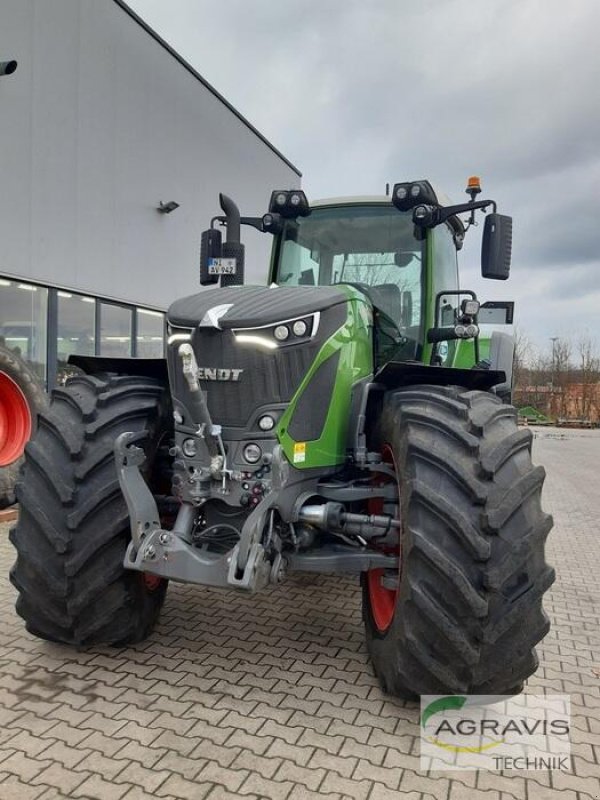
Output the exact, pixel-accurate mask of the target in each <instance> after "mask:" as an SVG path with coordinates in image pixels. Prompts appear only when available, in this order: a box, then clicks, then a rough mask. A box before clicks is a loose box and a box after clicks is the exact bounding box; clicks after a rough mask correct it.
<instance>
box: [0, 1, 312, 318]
mask: <svg viewBox="0 0 600 800" xmlns="http://www.w3.org/2000/svg"><path fill="white" fill-rule="evenodd" d="M1 5H2V13H1V18H2V20H1V24H0V60H6V59H9V58H10V59H13V58H14V59H16V60H17V61H18V62H19V64H18V68H17V71H16V72H15V73H14V74H13V75H10V76H6V77H0V181H1V183H0V186H1V190H2V198H3V202H2V210H1V211H0V273H1V274H5V275H11V276H17V277H22V278H26V279H31V280H35V281H39V282H41V283H48V284H52V285H56V286H63V287H69V288H72V289H77V290H81V291H84V292H86V293H90V294H99V295H104V296H107V297H112V298H115V299H119V300H125V301H128V302H134V303H139V304H144V305H151V306H156V307H159V308H164V307H165V306H167V305H168V304H169V302H170V301H171V300H173V299H175V298H176V297H179V296H181V295H184V294H187V293H190V292H193V291H195V290H196V289H197V287H198V278H197V273H198V267H197V262H198V253H199V239H200V232H201V231H202V229H203V228H205V227H207V225H208V221H209V220H210V218H211V217H212V216H213V215H214V214H216V213H218V211H219V209H218V192H219V191H224V192H225V193H227V194H230V195H231V196H232V197H233V198H234V199H235V200H236V202H238V204H239V205H240V208H241V210H242V213H245V214H262V213H264V212H265V211H266V210H267V204H268V200H269V196H270V192H271V190H272V189H273V188H280V187H295V186H298V185H299V184H300V178H299V175H298V173H297V172H296V171H295V170H294V169H293V168H292V167H291V165H289V164H288V163H286V161H285V160H284V159H283V158H282V157H280V156H279V155H277V154H276V153H275V152H273V150H272V149H271V148H270V147H269V145H268V143H266V142H265V141H263V140H262V139H261V138H260V137H259V136H258V135H257V134H256V133H255V132H254V131H253V130H252V129H251V128H250V127H249V126H248V125H247V124H246V123H245V121H244V120H242V119H240V118H239V116H237V115H236V114H235V113H234V112H233V111H232V110H231V109H230V108H228V107H227V105H226V104H225V103H224V102H223V101H222V100H221V99H219V98H218V97H217V96H215V94H214V93H213V92H211V90H210V89H209V88H207V87H206V86H205V85H203V84H202V82H201V81H199V80H198V78H197V77H195V76H194V75H193V74H192V72H190V70H189V69H186V67H185V66H184V65H183V64H181V63H180V62H179V61H178V60H177V59H176V58H175V57H174V55H173V54H172V53H170V52H169V51H168V50H167V49H165V47H163V46H162V45H161V44H160V43H159V42H158V41H157V40H156V39H155V38H153V36H152V35H151V34H150V33H149V32H148V31H147V30H145V29H144V28H143V27H142V26H141V25H140V24H139V23H138V22H137V21H136V20H135V19H134V18H132V16H130V14H128V13H127V11H126V10H125V9H124V8H122V7H121V5H120V4H118V3H117V2H115V0H52V2H48V1H47V0H1ZM160 200H163V201H169V200H175V201H176V202H178V203H180V206H181V207H180V208H178V209H177V210H176V211H174V212H173V213H171V214H160V213H159V212H158V211H156V206H157V205H158V203H159V201H160ZM243 236H244V240H245V242H246V245H247V248H246V264H247V279H248V281H249V282H252V281H254V282H264V280H265V277H266V268H267V262H268V253H269V248H270V242H271V240H270V237H269V236H267V235H261V234H258V233H256V232H255V231H252V230H248V231H246V230H243Z"/></svg>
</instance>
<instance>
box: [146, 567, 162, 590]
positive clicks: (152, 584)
mask: <svg viewBox="0 0 600 800" xmlns="http://www.w3.org/2000/svg"><path fill="white" fill-rule="evenodd" d="M142 577H143V579H144V586H145V587H146V589H148V591H149V592H155V591H156V590H157V589H158V587H159V586H160V585H161V583H162V582H163V579H162V578H161V577H159V576H158V575H153V574H152V573H151V572H143V573H142Z"/></svg>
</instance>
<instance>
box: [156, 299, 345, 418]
mask: <svg viewBox="0 0 600 800" xmlns="http://www.w3.org/2000/svg"><path fill="white" fill-rule="evenodd" d="M345 319H346V304H345V303H340V304H338V305H336V306H333V307H331V308H329V309H326V310H325V311H322V312H321V319H320V324H319V329H318V331H317V334H316V336H315V337H314V339H312V340H311V341H310V342H306V343H304V344H298V345H296V346H287V347H281V348H279V349H278V350H273V351H271V350H270V351H265V350H264V349H261V348H260V347H255V346H252V345H249V344H243V345H242V344H240V343H238V342H236V341H235V339H234V335H233V333H232V331H230V330H216V329H214V328H196V330H195V332H194V335H193V339H192V345H193V348H194V352H195V355H196V361H197V362H198V366H199V367H200V368H204V369H206V368H209V369H214V370H242V372H241V373H240V377H239V380H238V381H233V380H201V381H200V384H201V387H202V389H203V390H204V391H205V392H206V396H207V401H208V409H209V411H210V415H211V418H212V420H213V422H214V423H215V424H218V425H222V426H224V427H230V428H244V427H246V425H247V423H248V421H249V420H250V418H251V417H252V415H253V414H254V413H255V412H256V410H257V409H258V408H259V407H261V406H264V405H265V404H278V403H287V402H289V401H290V400H291V399H292V397H293V395H294V393H295V392H296V390H297V389H298V387H299V386H300V383H301V382H302V379H303V378H304V376H305V375H306V373H307V371H308V369H309V368H310V366H311V364H312V363H313V361H314V359H315V357H316V355H317V353H318V351H319V350H320V349H321V347H322V346H323V344H324V342H326V341H327V339H328V338H329V337H330V336H331V335H332V334H333V333H334V332H335V331H336V330H337V329H338V328H340V327H341V325H343V323H344V321H345ZM169 358H170V370H169V371H170V373H171V380H172V381H174V387H173V388H174V392H175V396H176V397H177V398H178V399H180V400H181V401H182V403H183V404H184V405H187V402H186V401H187V397H188V388H187V384H186V383H185V381H184V380H183V375H182V373H181V362H180V360H179V359H178V358H177V356H176V348H174V349H173V352H171V353H170V355H169Z"/></svg>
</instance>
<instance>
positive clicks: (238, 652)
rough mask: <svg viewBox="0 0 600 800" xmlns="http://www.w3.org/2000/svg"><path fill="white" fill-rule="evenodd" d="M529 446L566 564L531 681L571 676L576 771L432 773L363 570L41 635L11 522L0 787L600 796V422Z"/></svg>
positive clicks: (134, 792) (190, 596) (194, 593)
mask: <svg viewBox="0 0 600 800" xmlns="http://www.w3.org/2000/svg"><path fill="white" fill-rule="evenodd" d="M561 437H562V438H561ZM535 457H536V461H538V462H540V463H544V464H545V465H546V467H547V470H548V481H547V484H546V499H545V505H546V508H547V510H549V511H551V512H552V513H553V514H554V515H555V521H556V527H555V529H554V532H553V534H551V538H550V542H549V548H548V549H549V560H550V561H551V562H552V563H553V564H554V566H555V567H556V569H557V573H558V580H557V582H556V584H555V586H554V587H553V589H552V591H551V593H550V595H549V597H548V599H547V601H546V608H547V611H548V613H549V614H550V616H551V618H552V620H553V623H554V624H553V628H552V630H551V632H550V634H549V635H548V637H547V638H546V640H545V641H544V643H543V646H542V647H541V648H540V657H541V665H540V669H539V671H538V673H537V674H536V675H535V676H534V677H533V678H532V679H531V680H530V682H529V686H528V691H532V692H533V691H543V692H548V693H555V692H568V693H570V695H571V699H572V712H573V725H574V727H573V732H572V739H573V752H574V759H573V764H574V771H573V772H572V773H559V772H555V773H552V774H546V773H543V772H511V773H505V774H504V775H502V774H499V773H491V772H480V773H474V772H471V773H468V772H464V773H463V772H461V773H434V774H432V775H429V776H428V775H425V774H422V773H420V772H419V748H418V739H417V736H418V725H417V718H418V711H417V708H416V706H415V705H414V704H410V703H408V704H405V703H403V702H395V701H393V700H390V699H389V698H386V697H385V696H384V695H382V694H381V692H380V691H379V689H378V687H377V683H376V681H375V679H374V678H373V676H372V674H371V670H370V667H369V664H368V661H367V657H366V654H365V649H364V646H363V633H362V624H361V618H360V604H359V591H358V585H357V582H356V581H354V580H348V579H330V578H320V577H319V578H316V579H315V578H299V579H295V580H293V581H290V582H289V583H287V584H286V586H285V588H282V589H274V590H273V591H269V592H266V593H264V594H262V595H259V596H258V597H256V598H249V597H245V596H243V595H240V594H236V593H232V592H222V591H215V590H210V591H209V590H204V589H197V588H192V587H186V588H183V587H173V588H172V589H171V590H170V591H169V597H168V599H167V603H166V607H165V612H164V614H163V617H162V621H161V624H160V626H159V628H158V631H157V632H156V634H155V635H154V636H153V637H152V639H151V641H149V642H147V643H145V644H143V645H140V646H137V647H134V648H130V649H126V650H125V649H120V650H114V649H94V650H92V651H85V652H76V651H73V650H70V649H68V648H65V647H60V646H56V645H51V644H46V643H43V642H40V641H37V640H36V639H34V638H33V637H31V636H29V635H28V634H26V633H25V631H24V629H23V627H22V625H21V621H20V619H19V618H18V617H17V616H16V614H15V613H14V611H13V604H14V591H13V589H12V587H11V586H10V584H9V583H8V580H7V578H6V575H7V572H8V568H9V566H10V564H11V563H12V561H13V553H12V548H11V546H10V545H9V544H8V542H7V540H6V533H7V530H8V526H7V525H4V526H0V560H1V565H0V575H1V577H0V602H1V606H0V608H1V609H2V612H1V617H0V646H1V648H2V649H1V650H0V722H1V725H0V800H2V799H3V798H10V800H13V798H18V799H19V800H29V798H36V799H39V800H54V798H60V797H70V798H97V799H98V800H104V799H105V798H106V800H112V798H114V799H115V800H121V799H123V800H142V798H148V797H157V798H192V799H193V800H201V798H205V797H208V798H209V800H219V798H227V797H247V798H253V797H256V798H257V797H267V798H273V800H303V799H305V798H306V800H309V799H310V798H312V797H316V796H319V797H324V798H330V800H334V798H340V797H348V798H356V800H366V799H367V798H368V800H385V799H386V798H397V797H400V796H401V797H406V798H407V799H408V800H417V798H428V799H430V798H450V800H462V798H468V799H470V798H473V800H475V799H476V798H479V799H480V800H506V799H507V798H517V800H521V799H523V800H558V798H561V799H562V800H580V799H583V798H586V799H587V798H594V800H598V798H600V780H599V779H600V765H599V762H600V692H599V691H598V690H599V687H600V638H599V635H598V611H599V609H600V589H599V581H598V575H599V574H600V548H599V539H600V487H599V486H598V477H599V475H600V466H599V465H600V431H599V432H579V431H566V432H560V431H554V430H550V429H544V430H540V431H539V433H538V435H537V438H536V442H535Z"/></svg>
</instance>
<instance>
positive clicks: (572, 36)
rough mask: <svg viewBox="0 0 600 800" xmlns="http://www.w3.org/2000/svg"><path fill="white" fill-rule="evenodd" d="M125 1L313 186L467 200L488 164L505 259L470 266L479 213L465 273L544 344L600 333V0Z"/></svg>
mask: <svg viewBox="0 0 600 800" xmlns="http://www.w3.org/2000/svg"><path fill="white" fill-rule="evenodd" d="M128 1H129V5H130V6H131V7H132V8H133V9H134V10H135V11H136V12H137V13H138V14H139V15H140V16H141V17H142V18H143V19H144V20H145V21H146V22H147V23H148V24H149V25H150V26H151V27H153V28H154V29H155V30H156V31H157V32H158V33H159V34H160V35H161V36H162V37H163V38H164V39H166V40H167V42H169V44H170V45H171V46H172V47H174V48H175V50H177V51H178V52H179V53H180V54H181V55H182V56H183V57H184V58H185V59H186V60H187V61H189V62H190V63H191V64H192V65H193V66H194V67H195V69H197V70H198V72H200V73H201V75H202V76H203V77H204V78H205V79H206V80H208V81H209V83H211V84H212V85H213V86H214V87H215V88H216V89H217V90H218V91H219V92H221V93H222V94H223V95H224V96H225V97H226V98H227V100H228V101H229V102H230V103H232V104H233V105H234V106H235V107H236V108H237V109H238V110H239V111H240V112H241V113H242V114H243V115H244V116H245V117H246V118H247V119H248V120H249V121H250V122H251V123H252V124H253V125H255V126H256V127H257V128H258V129H259V130H260V131H261V132H262V133H263V134H264V135H265V136H266V137H267V138H268V139H269V140H270V141H271V142H272V143H273V144H274V145H275V146H276V147H277V148H278V149H279V150H281V152H283V153H284V155H285V156H286V157H287V158H289V159H290V160H291V161H292V162H293V163H294V164H295V165H296V166H298V167H299V168H300V170H301V171H302V173H303V179H302V185H303V187H304V189H305V191H306V193H307V195H308V197H309V199H310V198H311V197H312V198H314V199H316V198H318V197H331V196H340V195H355V194H383V191H384V188H385V184H386V182H389V183H391V184H393V183H395V182H399V181H404V180H416V179H422V178H427V179H429V180H431V181H432V182H434V183H435V184H438V185H440V186H441V187H443V189H444V191H445V192H446V193H447V194H448V195H450V197H451V198H452V200H453V202H463V201H465V200H467V199H468V198H467V196H466V195H465V194H464V188H465V186H466V180H467V177H468V176H469V175H479V176H481V178H482V184H483V194H482V195H481V198H488V197H489V198H493V199H495V200H496V201H497V202H498V211H500V212H501V213H505V214H510V215H512V216H513V220H514V221H513V225H514V239H513V267H512V274H511V278H510V280H509V281H508V282H506V283H504V282H497V281H489V280H486V281H483V280H482V279H481V278H480V275H479V264H480V242H481V231H482V228H483V225H481V226H480V227H478V228H475V229H472V230H471V231H470V232H469V233H468V234H467V242H466V244H465V247H464V249H463V250H462V251H461V253H460V254H459V259H460V264H461V286H462V288H472V289H475V291H477V293H478V295H479V297H480V299H481V300H482V301H483V300H509V299H514V300H516V303H517V306H516V319H517V324H518V327H519V329H520V330H521V331H523V332H524V333H525V334H526V335H528V337H529V338H530V339H531V340H532V342H533V343H534V345H535V346H536V347H537V348H538V350H539V351H540V352H542V353H543V352H546V353H547V352H549V351H550V348H551V344H550V341H549V338H550V337H551V336H560V337H569V338H571V339H572V340H573V342H576V341H577V339H578V338H579V337H580V336H581V335H586V334H587V335H590V336H591V337H592V338H594V339H596V341H597V343H598V349H600V33H599V32H600V2H599V1H598V0H569V1H568V2H567V0H485V2H483V1H482V0H479V2H475V1H474V0H419V2H415V1H414V0H303V2H302V3H298V2H291V0H279V2H274V0H251V2H249V0H218V2H217V0H169V2H165V0H128ZM274 188H276V187H274ZM277 188H279V187H277ZM258 211H260V210H258Z"/></svg>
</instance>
